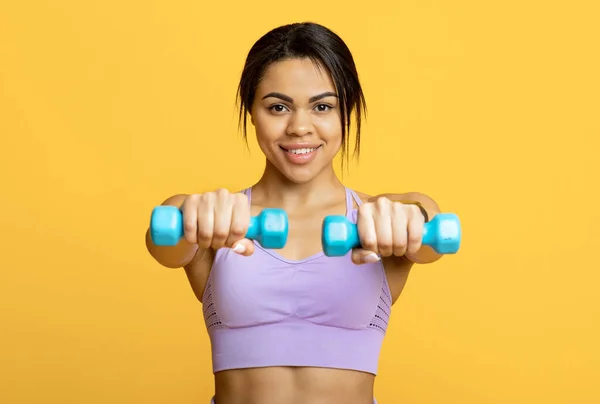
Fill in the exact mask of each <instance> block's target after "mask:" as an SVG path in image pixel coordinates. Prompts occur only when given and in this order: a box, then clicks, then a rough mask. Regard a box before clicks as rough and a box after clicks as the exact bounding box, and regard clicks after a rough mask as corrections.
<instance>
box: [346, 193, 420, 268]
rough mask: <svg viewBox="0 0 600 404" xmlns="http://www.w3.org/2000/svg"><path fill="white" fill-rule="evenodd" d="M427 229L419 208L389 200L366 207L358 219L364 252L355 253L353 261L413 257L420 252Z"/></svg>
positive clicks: (360, 210) (359, 234)
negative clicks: (424, 231) (407, 255)
mask: <svg viewBox="0 0 600 404" xmlns="http://www.w3.org/2000/svg"><path fill="white" fill-rule="evenodd" d="M424 225H425V218H424V217H423V214H422V213H421V210H420V209H419V207H418V206H417V205H412V204H403V203H401V202H394V201H391V200H390V199H388V198H386V197H379V198H377V199H376V200H374V201H370V202H366V203H363V204H362V205H360V206H359V207H358V217H357V229H358V236H359V238H360V241H361V245H362V248H357V249H354V250H353V251H352V261H353V262H354V263H355V264H362V263H366V262H375V261H377V260H379V259H380V257H389V256H396V257H401V256H403V255H405V254H406V253H411V254H414V253H416V252H417V251H419V249H420V248H421V244H422V240H423V226H424Z"/></svg>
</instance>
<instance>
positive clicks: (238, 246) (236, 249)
mask: <svg viewBox="0 0 600 404" xmlns="http://www.w3.org/2000/svg"><path fill="white" fill-rule="evenodd" d="M244 251H246V247H244V245H243V244H240V243H237V244H236V245H234V246H233V252H235V253H238V254H243V253H244Z"/></svg>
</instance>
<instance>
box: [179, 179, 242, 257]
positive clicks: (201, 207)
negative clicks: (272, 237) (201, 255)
mask: <svg viewBox="0 0 600 404" xmlns="http://www.w3.org/2000/svg"><path fill="white" fill-rule="evenodd" d="M180 209H181V211H182V213H183V233H184V238H185V240H186V241H187V242H188V243H190V244H197V245H198V247H200V248H205V249H207V248H212V249H213V250H218V249H219V248H223V247H228V248H233V251H235V252H237V253H239V254H242V255H250V254H252V253H253V251H254V243H253V242H252V240H249V239H247V238H245V235H246V233H247V231H248V226H249V225H250V207H249V205H248V197H247V196H246V195H244V194H241V193H231V192H229V191H228V190H226V189H218V190H216V191H214V192H207V193H203V194H193V195H189V196H188V197H186V199H185V200H184V202H183V204H182V206H181V208H180Z"/></svg>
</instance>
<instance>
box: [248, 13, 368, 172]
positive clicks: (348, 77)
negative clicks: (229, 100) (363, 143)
mask: <svg viewBox="0 0 600 404" xmlns="http://www.w3.org/2000/svg"><path fill="white" fill-rule="evenodd" d="M290 58H310V59H311V60H312V61H313V62H314V63H315V64H316V65H317V66H320V67H324V68H325V69H326V70H327V71H328V72H329V74H330V75H331V78H332V80H333V82H334V85H335V87H336V90H337V94H338V97H339V100H340V102H339V105H340V107H341V124H342V157H344V156H347V154H348V150H349V142H348V132H349V131H350V126H351V125H350V117H351V114H352V112H354V113H355V119H356V143H355V147H354V153H355V154H356V155H357V156H358V154H359V153H360V127H361V118H362V115H363V114H366V102H365V97H364V94H363V91H362V88H361V85H360V82H359V79H358V72H357V71H356V66H355V64H354V59H353V57H352V53H351V52H350V49H348V47H347V46H346V44H345V43H344V41H343V40H342V39H341V38H340V37H339V36H338V35H337V34H335V33H334V32H332V31H331V30H330V29H328V28H326V27H324V26H322V25H319V24H316V23H312V22H303V23H294V24H287V25H283V26H280V27H277V28H275V29H273V30H271V31H269V32H267V33H266V34H265V35H263V36H262V37H261V38H260V39H259V40H258V41H256V43H255V44H254V46H252V48H251V49H250V51H249V53H248V56H247V58H246V63H245V65H244V69H243V71H242V75H241V79H240V83H239V86H238V91H237V97H236V102H239V106H240V110H239V124H240V126H243V136H244V139H245V140H246V141H247V140H248V138H247V131H246V127H247V125H246V124H247V116H248V114H249V111H250V110H251V108H252V103H253V102H254V94H255V92H256V88H257V87H258V84H259V82H260V80H261V79H262V77H263V74H264V72H265V70H266V69H267V67H268V66H269V65H270V64H271V63H273V62H277V61H281V60H284V59H290ZM342 165H343V160H342Z"/></svg>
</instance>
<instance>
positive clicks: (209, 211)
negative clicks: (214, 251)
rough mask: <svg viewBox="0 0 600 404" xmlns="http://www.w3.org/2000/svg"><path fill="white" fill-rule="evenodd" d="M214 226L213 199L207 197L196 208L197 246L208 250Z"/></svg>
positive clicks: (210, 196) (209, 196) (211, 196)
mask: <svg viewBox="0 0 600 404" xmlns="http://www.w3.org/2000/svg"><path fill="white" fill-rule="evenodd" d="M214 226H215V198H214V196H213V195H207V196H206V197H204V198H203V199H202V201H201V202H200V203H199V206H198V246H199V247H202V248H209V247H210V246H211V244H212V238H213V231H214Z"/></svg>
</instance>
